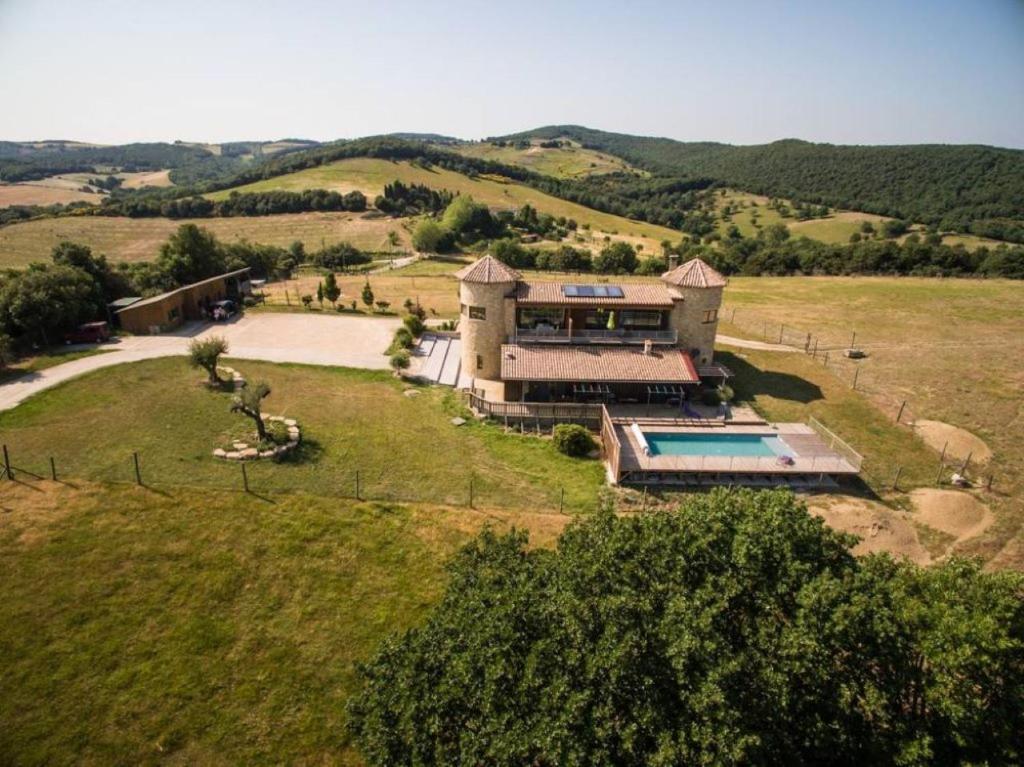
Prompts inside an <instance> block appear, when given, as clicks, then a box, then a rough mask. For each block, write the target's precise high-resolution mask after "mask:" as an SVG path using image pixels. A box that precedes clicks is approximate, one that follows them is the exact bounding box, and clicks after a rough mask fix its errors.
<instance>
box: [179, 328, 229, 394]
mask: <svg viewBox="0 0 1024 767" xmlns="http://www.w3.org/2000/svg"><path fill="white" fill-rule="evenodd" d="M227 353H228V342H227V340H225V339H224V338H221V337H220V336H211V337H210V338H193V339H192V341H191V342H190V343H189V345H188V358H189V362H190V363H191V364H192V366H193V367H197V368H202V369H203V370H205V371H206V372H207V374H208V375H209V376H210V378H209V382H210V383H211V384H218V383H220V377H219V376H218V375H217V364H218V362H219V361H220V356H221V355H222V354H227Z"/></svg>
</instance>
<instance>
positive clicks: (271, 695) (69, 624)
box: [0, 482, 565, 765]
mask: <svg viewBox="0 0 1024 767" xmlns="http://www.w3.org/2000/svg"><path fill="white" fill-rule="evenodd" d="M0 507H2V509H3V511H4V513H3V514H0V569H2V571H3V572H4V577H3V578H2V579H0V656H2V657H3V659H4V661H3V667H4V673H3V674H0V753H2V754H3V759H2V761H4V762H5V763H11V764H70V763H76V764H158V763H161V764H162V763H167V761H168V760H171V763H176V764H224V765H228V764H297V763H302V764H313V763H317V764H319V763H331V764H359V763H360V761H359V759H358V757H357V756H356V755H355V753H354V752H353V750H352V748H351V746H350V744H349V743H348V741H347V738H346V735H345V732H344V720H345V716H344V706H345V703H346V700H347V698H348V696H349V695H350V694H351V692H352V689H353V685H354V669H355V663H356V661H357V660H359V659H362V658H365V657H367V656H368V655H369V653H370V652H372V650H373V648H374V647H375V646H376V644H377V642H378V641H379V640H380V639H381V638H382V637H383V636H384V635H385V634H387V633H389V632H392V631H400V630H402V629H404V628H406V627H408V626H410V625H411V624H412V623H414V622H415V621H416V620H417V618H419V617H420V616H421V615H422V614H423V612H424V610H425V609H426V608H427V606H428V605H430V604H431V603H432V602H433V601H434V600H435V599H436V598H437V596H438V595H439V593H440V590H441V588H442V583H443V577H444V575H443V569H442V565H443V560H444V558H445V557H447V556H448V555H449V554H450V553H451V552H452V551H453V550H454V548H455V547H456V546H457V545H458V544H459V543H461V542H462V541H464V540H465V539H466V538H467V536H468V534H469V533H471V532H472V531H475V530H477V529H479V528H480V527H481V526H482V525H483V524H484V523H485V522H486V523H491V524H495V525H497V526H499V527H503V526H505V525H507V524H508V523H509V522H510V521H512V518H510V517H509V516H508V515H507V514H503V513H502V512H497V511H492V512H488V513H481V512H473V511H469V510H453V509H445V508H437V507H422V508H409V507H403V506H394V505H377V504H356V503H352V502H345V501H337V500H335V499H325V498H320V497H316V496H293V497H287V498H285V497H281V498H275V499H272V500H270V501H268V500H260V499H258V498H255V497H252V496H244V495H242V494H240V493H233V494H228V493H210V492H206V493H201V494H200V493H195V492H191V491H171V492H154V491H150V490H145V489H138V488H133V487H121V488H117V487H109V486H94V485H84V486H81V487H79V488H77V489H75V488H71V487H68V486H61V485H56V484H54V483H50V482H35V483H33V484H32V485H31V486H19V485H13V484H12V483H3V484H2V485H0ZM564 522H565V518H564V517H559V516H558V515H529V514H517V515H515V517H514V523H515V524H516V525H517V526H519V527H526V528H528V529H530V530H531V532H532V533H533V535H534V540H536V541H538V542H550V540H551V538H552V536H553V535H554V534H555V533H557V531H558V530H559V529H560V528H561V527H562V526H563V524H564Z"/></svg>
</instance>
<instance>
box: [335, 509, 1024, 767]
mask: <svg viewBox="0 0 1024 767" xmlns="http://www.w3.org/2000/svg"><path fill="white" fill-rule="evenodd" d="M851 542H852V539H851V538H850V537H849V536H845V535H843V534H840V533H837V532H834V531H832V530H830V529H829V528H827V527H826V526H824V525H823V523H822V522H821V521H820V520H818V519H817V518H815V517H812V516H811V515H810V514H809V513H808V512H807V511H806V509H805V508H804V507H803V505H802V504H801V503H800V502H798V501H797V500H795V499H794V497H793V496H792V495H789V494H787V493H782V492H772V493H761V494H755V493H752V492H746V491H744V492H727V491H719V492H715V493H712V494H710V495H708V496H704V497H700V498H695V499H693V500H691V501H688V502H687V503H686V504H685V505H684V507H683V508H681V509H680V510H679V511H678V512H674V513H655V514H647V515H643V516H639V517H632V518H621V519H620V518H617V517H615V516H614V515H612V514H611V513H607V512H606V513H601V514H599V515H596V516H594V517H591V518H589V519H587V520H586V521H582V522H577V523H575V524H573V525H572V526H570V528H568V529H567V530H566V532H565V533H564V534H563V535H562V537H561V539H560V541H559V544H558V547H557V550H555V551H549V550H543V549H529V548H528V547H527V541H526V537H525V536H524V535H522V534H520V533H510V534H507V535H502V536H499V535H496V534H494V533H491V532H485V533H483V534H481V535H480V536H479V537H478V538H477V539H475V541H473V542H472V543H471V544H470V545H468V546H467V547H466V548H465V549H464V550H462V552H461V553H460V554H459V555H458V556H457V558H456V559H455V560H454V562H453V564H452V565H451V580H450V583H449V586H448V589H447V591H446V593H445V595H444V597H443V599H442V601H441V602H440V604H439V605H438V606H437V607H436V608H435V609H434V610H433V612H432V613H431V615H430V616H429V618H428V619H427V621H426V622H425V623H424V624H423V625H422V626H421V627H420V628H417V629H414V630H412V631H410V632H409V633H407V634H405V635H404V636H401V637H394V638H392V639H390V640H387V641H386V642H385V643H384V644H383V645H382V647H381V648H380V649H379V651H378V653H377V655H376V657H374V658H373V660H372V661H370V662H369V663H368V664H367V665H365V666H364V667H363V668H362V669H361V675H362V682H363V686H362V690H361V693H360V694H359V695H358V696H357V697H356V698H355V699H354V700H353V702H352V703H351V704H350V717H351V718H350V727H351V730H352V733H353V735H354V736H355V738H356V741H357V742H358V744H359V745H360V747H361V749H362V751H363V753H364V755H365V757H366V759H367V761H368V762H369V763H370V764H373V765H409V764H417V765H435V764H436V765H442V764H444V765H447V764H492V765H504V764H517V765H518V764H522V765H608V764H612V765H680V764H816V763H817V764H824V763H827V764H934V763H942V764H952V763H963V762H969V763H987V764H1018V763H1020V761H1021V759H1022V757H1024V745H1022V744H1024V579H1022V578H1021V576H1019V575H1017V574H986V573H982V572H981V571H980V569H979V568H978V566H977V565H975V564H972V563H968V562H965V561H953V562H949V563H946V564H942V565H939V566H936V567H934V568H930V569H920V568H918V567H915V566H913V565H910V564H903V563H897V562H894V561H893V560H891V559H889V558H888V557H882V556H872V557H867V558H864V559H857V558H854V557H853V556H852V555H851V554H850V552H849V546H850V544H851Z"/></svg>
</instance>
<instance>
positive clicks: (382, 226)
mask: <svg viewBox="0 0 1024 767" xmlns="http://www.w3.org/2000/svg"><path fill="white" fill-rule="evenodd" d="M184 223H194V224H198V225H199V226H202V227H205V228H207V229H209V230H210V231H212V232H213V233H214V234H215V235H216V236H217V237H218V238H220V239H222V240H224V241H225V242H231V241H234V240H243V239H245V240H249V241H250V242H259V243H266V244H269V245H280V246H287V245H289V244H290V243H292V242H294V241H295V240H300V241H301V242H303V243H305V245H306V248H307V249H308V250H316V249H319V248H320V246H321V244H322V243H326V244H328V245H330V244H333V243H336V242H342V241H348V242H351V243H352V244H353V245H355V246H356V247H357V248H360V249H363V250H372V251H378V250H379V251H386V250H387V249H388V244H387V243H388V232H389V231H392V230H393V231H396V232H398V235H399V237H400V238H401V241H402V244H401V245H400V246H399V247H400V249H403V250H404V249H409V248H411V247H412V243H411V237H410V234H409V231H408V229H407V225H408V222H407V221H397V220H395V219H389V218H367V217H365V216H364V215H362V214H358V213H294V214H286V215H280V216H262V217H258V218H241V217H239V218H204V219H196V220H185V219H183V220H171V219H166V218H119V217H109V216H74V217H63V218H49V219H40V220H37V221H28V222H25V223H22V224H12V225H9V226H5V227H0V268H3V267H22V266H25V265H27V264H29V263H31V262H33V261H48V260H49V258H50V251H51V250H52V249H53V246H54V245H56V244H57V243H58V242H60V241H61V240H73V241H74V242H80V243H82V244H83V245H89V246H90V247H92V249H93V250H94V251H95V252H97V253H102V254H104V255H106V256H107V257H108V258H110V259H111V260H113V261H147V260H150V259H153V258H155V257H156V255H157V252H158V251H159V248H160V245H161V244H162V243H163V242H165V241H166V240H167V238H168V237H169V236H170V235H171V234H172V233H173V232H174V230H175V229H177V228H178V227H179V226H181V225H182V224H184Z"/></svg>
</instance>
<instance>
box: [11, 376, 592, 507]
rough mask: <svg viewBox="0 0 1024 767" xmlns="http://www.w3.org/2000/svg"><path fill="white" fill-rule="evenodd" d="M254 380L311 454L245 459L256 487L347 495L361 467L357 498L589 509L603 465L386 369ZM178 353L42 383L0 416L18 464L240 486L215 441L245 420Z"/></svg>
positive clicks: (109, 476) (269, 408)
mask: <svg viewBox="0 0 1024 767" xmlns="http://www.w3.org/2000/svg"><path fill="white" fill-rule="evenodd" d="M232 365H233V366H234V367H236V368H237V369H238V370H240V371H241V372H242V373H243V374H244V375H245V376H246V377H247V378H248V379H249V380H257V379H264V380H266V381H267V382H268V383H269V384H270V385H271V387H272V389H273V394H271V396H270V397H269V398H268V399H267V400H266V402H265V411H266V412H270V413H275V414H280V415H287V416H289V417H293V418H296V419H298V421H299V422H300V424H302V427H303V441H304V443H305V446H304V453H305V455H306V460H304V461H302V462H298V463H289V464H283V465H275V464H271V463H267V462H263V463H260V464H256V465H253V466H251V467H250V469H249V477H250V482H251V484H252V487H253V488H254V489H257V490H259V491H270V490H282V491H305V492H311V493H317V494H321V495H332V496H337V497H343V496H351V495H353V493H354V488H355V472H356V471H357V470H358V471H359V472H360V480H361V486H362V494H363V497H364V498H371V499H374V500H380V499H387V500H409V501H421V502H428V503H452V504H464V503H466V502H467V500H468V494H469V483H470V479H471V478H472V480H473V485H474V496H475V499H476V500H477V501H478V502H479V503H481V504H488V505H492V506H507V507H514V508H531V509H534V508H547V509H551V508H557V507H558V502H559V493H560V490H561V488H563V487H564V488H565V501H566V507H567V508H569V509H575V510H587V509H591V508H593V506H594V504H595V503H596V502H597V498H598V492H599V490H600V488H601V484H602V478H603V473H602V469H601V466H600V464H599V463H598V462H597V461H593V460H591V461H582V462H581V461H578V460H573V459H570V458H567V457H565V456H563V455H560V454H559V453H558V452H557V451H555V449H554V448H553V447H552V445H551V443H550V441H545V440H537V439H528V438H524V437H518V436H511V435H505V434H503V433H502V432H501V430H500V429H498V428H497V427H492V426H485V425H481V424H478V423H476V422H475V421H473V422H471V423H469V424H467V425H465V426H462V427H455V426H453V425H452V424H451V423H449V419H450V418H451V417H452V416H453V415H455V414H456V413H459V412H461V407H460V406H459V404H458V401H457V398H456V396H455V395H454V394H453V393H452V391H451V390H450V389H437V388H434V389H423V390H422V393H421V394H420V395H419V396H417V397H407V396H404V395H403V388H402V386H401V384H400V383H399V382H398V381H397V380H396V379H394V378H392V377H391V376H390V375H389V374H387V373H375V372H369V371H357V370H344V369H339V368H315V367H307V366H291V365H272V364H267V363H258V362H249V361H242V360H238V361H235V362H232ZM201 380H202V376H200V375H199V374H198V373H197V372H196V371H195V370H192V369H190V368H189V367H188V365H187V362H186V361H185V359H184V358H168V359H160V360H152V361H147V362H142V363H136V364H131V365H124V366H119V367H117V368H116V369H114V370H113V371H97V372H96V373H93V374H90V375H87V376H84V377H82V378H79V379H76V380H74V381H71V382H68V383H66V384H64V385H62V386H59V387H56V388H54V389H50V390H47V391H45V392H42V393H41V394H40V395H38V396H37V397H34V398H32V399H30V400H29V401H27V402H26V403H24V404H23V405H21V406H20V407H18V408H17V409H15V410H13V411H8V412H6V413H0V432H2V433H3V435H4V441H5V442H6V443H7V444H9V445H10V446H11V450H12V455H14V460H15V462H16V463H17V464H18V465H19V466H22V467H24V468H26V469H31V470H33V471H36V472H37V473H47V470H48V464H47V459H48V456H50V455H53V456H54V457H55V458H56V461H57V465H58V467H59V470H60V471H61V473H62V474H64V475H66V476H76V477H83V478H87V479H95V480H130V479H133V473H132V468H131V453H132V451H136V450H137V451H138V452H139V454H140V458H141V462H142V466H143V473H144V477H145V479H146V481H147V482H148V483H152V484H154V485H156V486H165V485H167V484H181V483H187V484H190V485H195V486H202V487H224V488H236V487H239V483H240V481H241V476H240V470H239V468H238V466H237V465H235V464H231V463H227V462H224V461H218V460H215V459H214V458H213V457H212V456H211V455H210V452H211V450H212V449H213V448H214V447H215V446H216V443H217V441H218V440H219V438H220V435H223V434H230V433H232V431H233V429H234V428H235V427H237V424H238V422H239V419H240V418H242V416H239V415H234V414H231V413H230V412H229V405H230V401H231V397H230V395H228V394H226V393H223V392H211V391H209V390H207V389H206V387H205V386H203V385H201V383H200V382H201Z"/></svg>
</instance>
